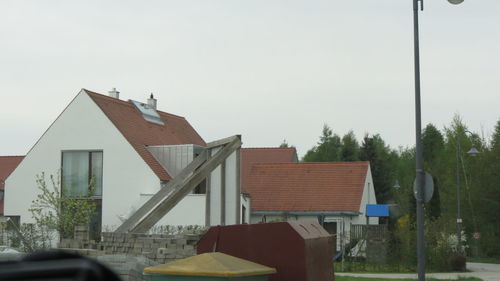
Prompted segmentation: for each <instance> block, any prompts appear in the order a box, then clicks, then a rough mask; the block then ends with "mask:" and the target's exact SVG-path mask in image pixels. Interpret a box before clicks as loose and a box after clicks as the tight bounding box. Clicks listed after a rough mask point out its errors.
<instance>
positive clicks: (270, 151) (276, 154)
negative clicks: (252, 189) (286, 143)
mask: <svg viewBox="0 0 500 281" xmlns="http://www.w3.org/2000/svg"><path fill="white" fill-rule="evenodd" d="M286 162H297V150H296V149H295V147H287V148H279V147H259V148H242V149H241V190H242V191H243V193H247V188H246V186H247V182H248V177H249V175H250V170H251V168H252V165H253V164H255V163H286Z"/></svg>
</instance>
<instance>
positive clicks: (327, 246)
mask: <svg viewBox="0 0 500 281" xmlns="http://www.w3.org/2000/svg"><path fill="white" fill-rule="evenodd" d="M333 243H334V239H333V236H331V235H330V234H329V233H328V232H327V231H326V230H324V229H323V228H322V227H321V226H320V225H319V224H318V223H317V222H315V221H292V222H275V223H260V224H240V225H229V226H215V227H211V228H210V229H209V230H208V232H207V233H206V234H205V235H204V236H203V237H202V238H201V239H200V241H199V242H198V246H197V252H198V254H202V253H207V252H222V253H226V254H228V255H232V256H235V257H239V258H242V259H246V260H249V261H252V262H256V263H259V264H263V265H266V266H269V267H273V268H276V270H277V271H278V272H277V273H276V274H274V275H272V276H270V279H269V280H270V281H332V280H334V275H333V274H334V272H333V254H334V253H333Z"/></svg>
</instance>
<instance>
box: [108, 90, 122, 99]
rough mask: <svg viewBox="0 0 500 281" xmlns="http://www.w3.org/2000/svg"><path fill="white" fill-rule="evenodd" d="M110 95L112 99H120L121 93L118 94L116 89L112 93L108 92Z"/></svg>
mask: <svg viewBox="0 0 500 281" xmlns="http://www.w3.org/2000/svg"><path fill="white" fill-rule="evenodd" d="M108 95H109V96H110V97H112V98H115V99H120V92H118V91H117V90H116V88H113V89H111V91H109V92H108Z"/></svg>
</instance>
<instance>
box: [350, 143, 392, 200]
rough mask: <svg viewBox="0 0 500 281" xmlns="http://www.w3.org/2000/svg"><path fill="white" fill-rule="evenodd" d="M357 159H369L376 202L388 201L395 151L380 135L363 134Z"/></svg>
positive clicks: (390, 193) (390, 197)
mask: <svg viewBox="0 0 500 281" xmlns="http://www.w3.org/2000/svg"><path fill="white" fill-rule="evenodd" d="M359 159H360V160H362V161H370V167H371V171H372V177H373V185H374V188H375V195H376V197H377V203H379V204H383V203H388V201H389V200H390V199H392V186H393V185H394V183H395V182H396V181H395V178H396V177H395V171H396V166H397V162H396V161H397V153H396V152H395V151H393V150H391V149H390V148H389V146H387V145H386V144H385V142H384V141H383V140H382V138H381V137H380V135H378V134H376V135H373V136H371V137H370V136H369V135H368V134H366V135H365V137H364V138H363V142H362V144H361V148H360V154H359Z"/></svg>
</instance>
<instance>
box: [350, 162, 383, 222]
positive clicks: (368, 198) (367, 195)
mask: <svg viewBox="0 0 500 281" xmlns="http://www.w3.org/2000/svg"><path fill="white" fill-rule="evenodd" d="M366 204H377V198H376V197H375V188H374V186H373V178H372V171H371V169H370V166H368V171H367V173H366V178H365V188H364V189H363V197H362V198H361V204H360V205H359V212H360V213H361V214H362V215H360V216H357V217H355V218H354V219H353V221H352V223H353V224H366ZM368 224H378V218H377V217H370V218H369V222H368Z"/></svg>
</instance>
